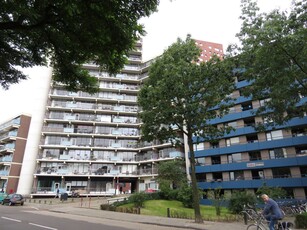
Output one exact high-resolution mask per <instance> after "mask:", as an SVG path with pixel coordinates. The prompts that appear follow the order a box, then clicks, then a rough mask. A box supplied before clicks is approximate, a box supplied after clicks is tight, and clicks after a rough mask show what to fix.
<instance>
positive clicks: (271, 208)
mask: <svg viewBox="0 0 307 230" xmlns="http://www.w3.org/2000/svg"><path fill="white" fill-rule="evenodd" d="M261 198H262V200H263V201H264V202H265V206H264V209H263V211H262V214H263V216H264V217H265V219H266V220H267V221H269V229H270V230H274V224H275V223H276V222H277V220H280V219H282V218H283V217H284V215H283V212H282V210H281V209H280V208H279V206H278V204H277V203H276V201H275V200H273V199H271V198H270V197H269V196H268V195H266V194H262V195H261Z"/></svg>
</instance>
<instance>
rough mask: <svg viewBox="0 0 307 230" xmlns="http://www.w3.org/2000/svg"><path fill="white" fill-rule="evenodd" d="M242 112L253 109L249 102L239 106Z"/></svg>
mask: <svg viewBox="0 0 307 230" xmlns="http://www.w3.org/2000/svg"><path fill="white" fill-rule="evenodd" d="M241 109H242V111H247V110H251V109H253V105H252V103H251V102H248V103H243V104H241Z"/></svg>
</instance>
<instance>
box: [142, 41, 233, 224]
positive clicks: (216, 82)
mask: <svg viewBox="0 0 307 230" xmlns="http://www.w3.org/2000/svg"><path fill="white" fill-rule="evenodd" d="M199 55H200V49H199V47H197V46H196V45H195V41H194V40H193V39H191V37H190V36H189V35H188V36H187V38H186V40H185V41H183V40H181V39H178V40H177V42H176V43H174V44H173V45H171V46H170V47H169V48H168V49H167V50H166V51H165V52H164V53H163V54H162V55H161V56H160V57H159V58H157V59H156V60H155V61H154V63H153V64H152V66H151V67H150V70H149V78H148V79H147V81H146V82H145V83H144V86H143V87H142V89H141V90H140V92H139V95H138V103H139V105H140V106H141V108H142V112H141V113H140V118H141V119H142V122H143V125H142V127H141V129H142V135H143V139H144V140H146V141H151V140H154V139H158V140H161V141H165V140H173V141H174V144H182V143H180V140H182V138H178V133H182V134H184V135H186V137H187V140H188V146H189V153H190V164H191V185H192V190H193V207H194V210H195V221H196V222H202V217H201V214H200V207H199V194H198V187H197V181H196V175H195V156H194V150H193V144H194V143H197V142H199V141H201V140H202V141H203V140H208V139H211V138H213V139H215V138H217V137H218V136H219V135H222V134H224V131H225V130H223V129H222V128H218V127H217V126H215V125H212V124H211V123H210V122H209V121H210V119H213V118H216V117H218V116H222V115H223V114H224V113H225V112H226V111H227V109H226V107H227V105H226V104H227V103H223V102H225V101H227V95H228V94H230V92H232V91H233V82H232V71H231V70H232V67H231V66H230V65H229V63H228V61H221V60H220V59H218V58H216V57H215V58H212V59H211V60H210V61H208V62H206V63H205V62H201V63H199V62H198V58H199ZM217 108H219V109H217ZM193 138H194V142H193Z"/></svg>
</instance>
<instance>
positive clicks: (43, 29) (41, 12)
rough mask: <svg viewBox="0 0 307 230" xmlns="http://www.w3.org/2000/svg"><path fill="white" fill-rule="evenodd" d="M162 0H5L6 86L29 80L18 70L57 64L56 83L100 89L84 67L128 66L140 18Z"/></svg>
mask: <svg viewBox="0 0 307 230" xmlns="http://www.w3.org/2000/svg"><path fill="white" fill-rule="evenodd" d="M158 4H159V0H121V1H118V0H103V1H95V0H87V1H57V0H55V1H49V0H23V1H22V0H21V1H12V0H8V1H1V7H0V84H1V85H2V87H3V88H5V89H7V88H8V87H9V85H10V84H13V83H18V82H19V81H20V80H21V79H26V78H27V77H26V76H25V75H24V74H23V73H22V72H21V71H20V70H19V69H18V68H17V67H33V66H35V65H47V64H48V63H50V64H51V66H52V67H53V69H54V71H53V79H54V80H55V81H57V82H61V83H64V84H66V85H67V86H68V88H69V89H70V90H79V89H82V90H86V91H89V92H93V91H96V90H97V86H96V85H97V84H96V83H97V82H96V79H95V78H93V77H90V75H89V74H88V72H87V71H85V70H83V69H82V67H81V65H82V64H83V63H85V62H89V61H91V62H94V63H96V64H99V65H100V66H101V68H103V69H104V70H107V71H109V72H110V73H116V72H118V71H119V70H120V69H121V68H122V67H123V65H124V63H125V61H126V57H125V56H127V54H128V52H129V51H130V50H131V49H132V48H133V47H134V44H135V42H136V41H137V40H138V39H139V36H140V35H142V34H144V29H143V26H142V25H141V24H139V23H138V20H139V19H140V18H141V17H143V16H149V15H150V14H151V13H152V12H154V11H155V10H156V7H157V5H158Z"/></svg>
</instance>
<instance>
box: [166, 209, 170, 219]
mask: <svg viewBox="0 0 307 230" xmlns="http://www.w3.org/2000/svg"><path fill="white" fill-rule="evenodd" d="M167 217H168V218H170V217H171V212H170V208H167Z"/></svg>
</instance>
